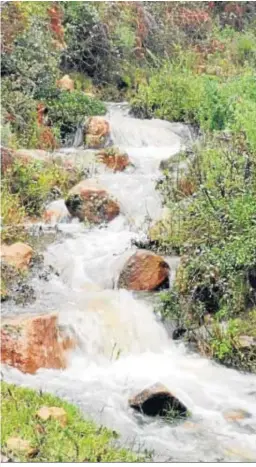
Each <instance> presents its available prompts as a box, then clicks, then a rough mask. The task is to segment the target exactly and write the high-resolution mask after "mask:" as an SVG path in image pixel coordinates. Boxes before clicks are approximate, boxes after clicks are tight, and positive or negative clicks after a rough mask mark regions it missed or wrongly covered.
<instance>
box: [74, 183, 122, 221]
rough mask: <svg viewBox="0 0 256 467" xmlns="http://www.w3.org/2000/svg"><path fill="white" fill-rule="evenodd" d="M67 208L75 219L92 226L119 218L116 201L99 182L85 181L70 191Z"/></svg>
mask: <svg viewBox="0 0 256 467" xmlns="http://www.w3.org/2000/svg"><path fill="white" fill-rule="evenodd" d="M66 206H67V208H68V210H69V212H70V214H71V216H73V217H78V219H80V220H81V221H84V220H87V221H88V222H90V223H92V224H101V223H103V222H109V221H111V220H112V219H114V218H115V217H116V216H118V214H119V212H120V208H119V206H118V204H117V202H116V201H114V200H113V199H112V198H111V197H110V195H109V194H108V193H107V192H106V190H105V189H104V188H102V187H101V186H100V185H99V184H98V182H97V180H92V179H91V180H84V181H82V182H80V183H78V185H76V186H75V187H74V188H72V190H70V192H69V194H68V197H67V199H66Z"/></svg>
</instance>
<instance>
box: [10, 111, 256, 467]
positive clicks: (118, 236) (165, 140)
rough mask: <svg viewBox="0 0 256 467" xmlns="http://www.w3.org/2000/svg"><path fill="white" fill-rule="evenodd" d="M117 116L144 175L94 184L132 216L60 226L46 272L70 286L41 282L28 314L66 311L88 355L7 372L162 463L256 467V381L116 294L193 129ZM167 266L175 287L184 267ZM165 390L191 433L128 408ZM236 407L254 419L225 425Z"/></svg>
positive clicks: (115, 128) (134, 297)
mask: <svg viewBox="0 0 256 467" xmlns="http://www.w3.org/2000/svg"><path fill="white" fill-rule="evenodd" d="M107 118H108V119H109V123H110V127H111V137H112V140H113V143H114V145H116V146H118V147H120V148H121V149H122V150H123V151H126V152H127V153H128V155H129V157H130V159H131V161H132V163H133V165H134V167H133V168H130V169H127V170H126V171H125V172H123V173H112V172H111V171H109V170H107V169H105V168H101V169H100V170H98V168H97V170H95V171H94V173H93V177H97V178H98V180H99V182H100V184H101V185H103V186H104V187H105V188H106V189H107V190H108V191H109V192H110V193H111V194H112V195H113V196H115V197H116V198H117V200H118V202H119V204H120V206H121V213H120V215H119V216H118V217H117V218H116V219H114V220H113V221H112V222H111V223H109V224H108V226H106V227H105V226H104V227H102V226H101V227H93V228H88V227H86V226H85V225H83V224H79V223H67V224H66V223H65V220H64V222H63V223H62V224H59V226H58V228H59V229H60V230H61V231H62V232H63V237H62V238H61V239H59V238H58V240H57V241H56V242H55V243H53V244H52V245H50V246H49V247H48V248H47V251H46V252H45V255H44V256H45V264H46V265H51V266H53V267H54V268H55V270H57V271H58V274H59V276H58V277H57V276H56V275H53V276H52V280H51V281H48V282H44V281H41V280H40V279H38V278H35V279H34V281H33V284H32V286H33V287H34V289H35V290H36V293H37V301H36V302H35V303H33V304H32V305H30V306H27V307H26V309H25V311H26V312H33V313H38V311H40V312H43V311H45V312H48V311H57V312H58V314H59V319H60V323H61V326H63V327H65V328H66V329H68V330H69V332H70V333H72V335H74V336H75V337H76V339H77V341H78V347H77V348H76V349H75V351H74V352H73V353H72V354H71V355H70V362H69V366H68V368H67V369H66V370H65V371H57V370H40V371H38V372H37V374H36V375H25V374H22V373H20V372H19V371H17V370H16V369H14V368H8V367H5V368H4V367H3V368H2V372H3V373H4V377H5V378H6V380H7V381H12V382H16V383H18V384H21V385H24V386H29V387H34V388H38V389H39V388H40V389H42V390H45V391H50V392H53V393H55V394H57V395H59V396H60V397H63V398H65V399H68V400H70V401H72V402H73V403H75V404H77V405H78V406H79V407H80V408H81V410H82V411H83V412H84V413H85V414H86V416H88V415H89V416H91V417H93V418H94V419H95V420H96V421H98V422H99V423H102V424H105V425H107V426H109V427H110V428H112V429H115V430H117V431H118V432H119V433H120V434H121V441H123V442H124V443H126V444H128V445H131V446H132V447H133V448H138V449H141V448H142V449H144V448H147V449H149V450H153V451H154V456H153V457H154V460H155V461H165V462H166V461H168V460H170V461H172V462H174V461H176V462H184V461H188V462H193V461H194V462H198V461H201V462H202V461H204V462H208V461H215V462H217V461H219V460H224V461H248V460H249V461H255V459H256V443H255V434H256V404H255V387H256V377H255V376H254V375H246V374H241V373H239V372H237V371H234V370H230V369H227V368H225V367H221V366H219V365H217V364H215V363H213V362H211V361H210V360H207V359H205V358H203V357H201V356H200V355H198V354H192V353H189V352H188V350H187V349H186V348H185V347H184V346H183V344H178V343H176V342H173V341H172V340H171V339H170V338H169V337H168V335H167V333H166V331H165V329H164V327H163V325H162V323H161V322H159V320H158V319H157V317H156V315H155V314H154V312H153V308H154V303H153V302H154V297H153V295H152V294H149V296H148V297H147V299H146V298H144V297H143V296H141V295H138V294H135V293H133V292H131V291H127V290H117V289H116V288H115V284H116V281H117V278H118V275H119V272H120V270H121V268H122V266H123V264H124V262H125V261H126V259H127V258H128V257H129V256H130V255H131V254H132V253H133V252H134V251H135V250H136V248H135V247H134V246H133V240H134V239H137V240H139V239H140V238H141V236H143V235H144V233H145V225H146V226H147V223H146V219H148V218H149V219H151V220H156V219H158V218H159V217H161V214H162V206H161V200H160V198H159V195H158V193H157V192H156V190H155V181H156V179H157V178H158V176H159V175H160V171H159V165H160V162H161V161H162V160H163V159H166V158H168V157H170V156H172V155H174V154H176V153H177V152H179V151H180V150H181V149H182V148H183V147H184V146H185V145H186V144H187V142H188V141H189V139H190V137H191V135H190V130H189V128H188V127H186V126H185V125H182V124H172V123H169V122H164V121H160V120H155V119H153V120H150V121H148V120H137V119H135V118H133V117H131V116H129V112H128V107H127V106H126V105H123V104H110V105H109V107H108V114H107ZM81 138H82V129H81V128H80V127H79V128H78V130H77V133H76V136H75V140H74V148H65V150H64V151H63V157H64V156H65V157H66V155H67V156H68V157H70V154H72V157H73V160H74V161H76V160H79V161H87V160H88V161H89V162H88V163H89V164H91V163H92V162H91V161H92V160H93V157H94V155H93V153H90V152H89V151H86V150H83V149H75V148H76V147H78V146H80V144H82V139H81ZM168 261H169V263H170V265H171V268H172V274H171V279H173V276H174V270H175V267H176V265H177V258H169V259H168ZM11 311H12V313H20V312H24V309H22V308H21V307H18V306H16V307H14V308H13V309H12V310H11ZM156 381H161V382H162V383H163V384H165V385H166V386H167V387H169V388H170V390H171V391H173V392H174V393H175V394H176V395H177V396H178V397H180V398H181V400H182V401H183V402H184V403H185V404H186V406H187V407H188V409H189V410H190V411H191V413H192V417H191V420H190V423H186V422H185V423H179V424H177V425H170V424H168V423H163V422H162V421H161V420H158V419H150V418H143V417H138V416H136V415H135V414H134V413H133V411H132V410H131V409H129V407H128V398H129V397H130V396H131V395H133V394H135V393H136V392H137V391H140V390H142V389H144V387H146V386H148V385H150V384H152V383H155V382H156ZM253 391H254V395H253ZM230 409H232V410H233V409H242V410H245V411H246V412H248V413H249V414H250V418H246V419H244V420H241V421H238V422H234V423H230V422H229V421H227V420H226V419H225V417H224V412H225V410H230Z"/></svg>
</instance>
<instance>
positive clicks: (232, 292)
mask: <svg viewBox="0 0 256 467" xmlns="http://www.w3.org/2000/svg"><path fill="white" fill-rule="evenodd" d="M220 144H221V146H220ZM186 177H187V178H188V179H189V178H191V179H193V181H194V184H195V185H194V186H195V192H194V194H193V195H192V196H191V195H188V196H187V197H186V196H185V198H184V199H183V200H182V201H180V200H177V189H176V188H175V186H177V181H175V179H174V178H170V175H169V174H168V172H167V174H166V176H165V178H164V179H163V180H162V183H161V184H160V189H161V190H162V192H163V194H164V195H165V197H164V199H165V201H166V202H167V205H168V207H169V209H170V221H169V222H168V221H165V223H164V224H163V225H162V227H161V225H160V226H159V227H158V235H156V238H157V239H158V241H160V242H162V243H163V245H165V247H169V249H170V250H172V249H176V250H178V252H179V253H181V255H182V263H181V266H180V268H179V271H178V274H177V277H176V282H175V286H174V289H173V291H172V292H170V293H169V294H168V293H167V295H165V296H164V299H163V302H162V314H163V316H165V317H166V316H168V315H169V316H175V319H178V321H177V323H178V325H179V326H185V327H187V328H191V327H192V328H193V327H195V326H197V327H198V326H200V325H202V323H204V318H205V316H208V314H209V313H210V314H211V315H212V316H213V319H214V322H215V323H219V322H220V321H223V320H224V321H226V322H227V321H229V320H234V318H236V317H241V316H242V317H243V316H247V315H246V314H245V313H246V310H248V309H251V308H252V307H254V306H255V305H256V287H255V286H256V281H255V277H256V272H255V271H256V240H255V238H256V237H255V235H256V201H255V200H256V196H255V195H256V166H255V157H254V153H253V152H251V151H250V149H249V147H248V146H247V147H246V140H245V138H244V137H240V138H239V136H238V135H237V136H236V138H235V140H232V139H231V137H230V135H229V138H227V135H226V139H225V138H224V135H223V139H222V140H221V139H220V137H218V138H214V139H212V140H209V139H207V140H206V141H205V143H204V144H203V145H202V143H201V147H199V148H198V147H197V149H196V152H195V154H194V156H193V158H192V160H191V162H188V169H187V173H186ZM170 183H172V185H174V186H171V187H170ZM186 200H187V202H184V201H186ZM232 322H233V321H232ZM228 326H229V324H228ZM217 330H218V328H217V327H214V332H215V331H216V332H217ZM254 331H255V330H253V329H252V330H251V332H254ZM251 332H250V333H251ZM211 334H212V332H211V333H210V332H209V336H208V337H209V343H208V346H209V348H208V350H209V351H210V350H211V351H212V352H213V356H215V357H216V358H220V355H218V352H217V351H216V349H215V348H212V344H213V343H215V344H216V340H214V339H212V338H210V336H211ZM222 334H223V333H222ZM222 334H220V336H221V335H222ZM224 334H225V333H224ZM225 335H226V334H225ZM220 336H219V339H220ZM218 342H219V341H218ZM215 344H214V345H215ZM216 345H217V344H216ZM233 350H234V349H233V348H232V352H233ZM235 354H236V360H235V364H237V365H238V363H239V362H240V365H241V366H243V365H242V362H241V359H239V358H238V357H237V353H236V352H235ZM225 357H226V355H225ZM229 357H230V355H229ZM220 359H221V358H220ZM229 363H230V364H231V363H232V358H230V362H229ZM244 363H246V362H244Z"/></svg>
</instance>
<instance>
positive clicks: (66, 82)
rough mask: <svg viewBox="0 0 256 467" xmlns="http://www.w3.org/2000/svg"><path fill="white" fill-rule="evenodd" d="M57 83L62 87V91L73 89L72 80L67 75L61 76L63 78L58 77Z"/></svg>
mask: <svg viewBox="0 0 256 467" xmlns="http://www.w3.org/2000/svg"><path fill="white" fill-rule="evenodd" d="M57 85H58V87H59V88H60V89H63V90H64V91H74V88H75V86H74V81H73V79H71V78H70V76H69V75H65V76H63V78H61V79H59V80H58V81H57Z"/></svg>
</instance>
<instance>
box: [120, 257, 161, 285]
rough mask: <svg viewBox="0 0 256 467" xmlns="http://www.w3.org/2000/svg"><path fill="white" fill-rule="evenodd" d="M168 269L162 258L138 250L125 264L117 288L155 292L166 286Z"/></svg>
mask: <svg viewBox="0 0 256 467" xmlns="http://www.w3.org/2000/svg"><path fill="white" fill-rule="evenodd" d="M169 271H170V267H169V265H168V264H167V263H166V261H165V260H164V258H163V257H162V256H159V255H156V254H155V253H152V252H151V251H147V250H138V251H137V252H136V253H134V255H132V256H131V257H130V258H129V259H128V261H127V262H126V263H125V265H124V267H123V270H122V272H121V274H120V277H119V281H118V287H119V288H124V289H128V290H156V289H158V288H159V287H160V286H161V285H163V284H165V285H166V286H168V285H169V284H168V278H169Z"/></svg>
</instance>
